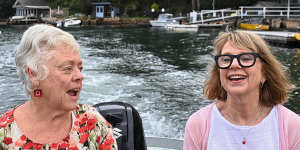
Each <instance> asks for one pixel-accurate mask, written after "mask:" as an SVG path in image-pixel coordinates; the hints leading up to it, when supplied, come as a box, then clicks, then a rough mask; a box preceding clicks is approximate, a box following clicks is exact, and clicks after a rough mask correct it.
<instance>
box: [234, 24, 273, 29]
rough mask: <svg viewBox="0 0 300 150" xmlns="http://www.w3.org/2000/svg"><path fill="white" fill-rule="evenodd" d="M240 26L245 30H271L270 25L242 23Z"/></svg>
mask: <svg viewBox="0 0 300 150" xmlns="http://www.w3.org/2000/svg"><path fill="white" fill-rule="evenodd" d="M240 28H241V29H245V30H269V29H270V26H269V25H263V24H250V23H240Z"/></svg>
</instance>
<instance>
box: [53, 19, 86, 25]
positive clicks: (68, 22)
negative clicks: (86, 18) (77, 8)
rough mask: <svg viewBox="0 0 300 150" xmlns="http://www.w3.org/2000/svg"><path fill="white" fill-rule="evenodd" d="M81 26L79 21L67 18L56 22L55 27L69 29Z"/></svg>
mask: <svg viewBox="0 0 300 150" xmlns="http://www.w3.org/2000/svg"><path fill="white" fill-rule="evenodd" d="M81 24H82V22H81V20H80V19H77V18H68V19H64V20H61V21H59V22H57V25H56V26H57V27H70V26H80V25H81Z"/></svg>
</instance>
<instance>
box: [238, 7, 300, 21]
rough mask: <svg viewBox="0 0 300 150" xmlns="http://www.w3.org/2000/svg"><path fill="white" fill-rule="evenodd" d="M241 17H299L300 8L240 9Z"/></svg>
mask: <svg viewBox="0 0 300 150" xmlns="http://www.w3.org/2000/svg"><path fill="white" fill-rule="evenodd" d="M240 11H241V14H242V15H241V18H243V17H263V18H266V17H287V18H288V19H289V18H290V17H300V7H240Z"/></svg>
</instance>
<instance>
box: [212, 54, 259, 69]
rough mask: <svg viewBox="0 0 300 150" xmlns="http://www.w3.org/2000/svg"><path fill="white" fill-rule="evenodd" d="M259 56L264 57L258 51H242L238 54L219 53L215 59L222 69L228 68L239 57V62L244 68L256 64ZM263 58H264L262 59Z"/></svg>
mask: <svg viewBox="0 0 300 150" xmlns="http://www.w3.org/2000/svg"><path fill="white" fill-rule="evenodd" d="M257 57H259V58H260V59H262V58H261V57H260V56H259V54H257V53H254V52H253V53H241V54H238V55H230V54H224V55H217V56H215V61H216V64H217V67H218V68H220V69H228V68H229V67H230V66H231V64H232V62H233V59H234V58H237V60H238V63H239V65H240V66H241V67H243V68H249V67H252V66H253V65H255V62H256V58H257ZM262 60H263V59H262Z"/></svg>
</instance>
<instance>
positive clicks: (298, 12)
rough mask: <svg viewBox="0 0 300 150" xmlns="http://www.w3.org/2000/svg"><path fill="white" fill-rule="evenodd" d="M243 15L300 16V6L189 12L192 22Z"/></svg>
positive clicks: (205, 21)
mask: <svg viewBox="0 0 300 150" xmlns="http://www.w3.org/2000/svg"><path fill="white" fill-rule="evenodd" d="M236 17H240V18H242V19H243V18H244V17H263V18H267V17H286V18H287V19H289V18H290V17H300V7H240V9H238V10H231V9H220V10H203V11H201V12H195V11H194V12H191V13H190V20H191V21H190V22H191V23H192V24H197V23H201V24H203V23H207V22H212V21H221V20H223V21H225V20H226V19H231V18H236Z"/></svg>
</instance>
